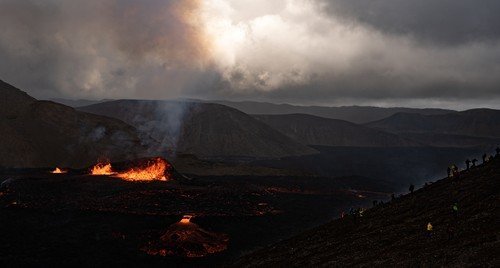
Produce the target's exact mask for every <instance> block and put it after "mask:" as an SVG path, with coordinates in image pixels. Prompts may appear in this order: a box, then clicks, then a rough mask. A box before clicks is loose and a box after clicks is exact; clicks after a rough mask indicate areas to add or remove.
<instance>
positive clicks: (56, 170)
mask: <svg viewBox="0 0 500 268" xmlns="http://www.w3.org/2000/svg"><path fill="white" fill-rule="evenodd" d="M50 173H52V174H66V173H68V171H66V170H62V169H60V168H58V167H56V169H54V170H52V171H51V172H50Z"/></svg>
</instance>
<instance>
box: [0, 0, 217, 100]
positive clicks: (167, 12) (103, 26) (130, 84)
mask: <svg viewBox="0 0 500 268" xmlns="http://www.w3.org/2000/svg"><path fill="white" fill-rule="evenodd" d="M197 6H198V3H197V1H194V0H192V1H173V0H172V1H170V0H147V1H132V0H120V1H117V0H85V1H62V0H45V1H34V0H32V1H30V0H23V1H18V0H0V25H1V28H0V37H1V38H0V57H1V59H2V62H1V63H0V75H1V76H2V79H4V80H7V81H9V82H12V83H14V84H16V85H19V86H21V87H23V88H26V89H27V90H31V92H30V93H34V94H35V95H37V96H41V97H50V96H51V95H52V96H53V95H57V94H65V95H69V96H71V95H72V96H80V97H92V96H101V97H119V96H123V97H127V96H130V97H131V96H134V94H135V93H136V92H137V91H138V90H136V89H137V88H140V90H144V89H147V90H145V91H146V92H144V93H145V94H143V96H148V95H149V96H150V97H157V96H164V97H166V96H169V95H175V92H176V91H178V90H180V89H179V88H180V87H181V85H182V86H184V81H183V79H186V80H191V75H192V73H203V72H204V71H200V70H199V66H202V65H204V64H205V61H206V57H207V55H206V47H205V40H204V36H203V33H202V32H201V31H200V29H199V28H198V27H197V26H196V25H195V24H196V22H195V20H196V17H195V16H194V14H193V12H194V11H195V10H196V8H197Z"/></svg>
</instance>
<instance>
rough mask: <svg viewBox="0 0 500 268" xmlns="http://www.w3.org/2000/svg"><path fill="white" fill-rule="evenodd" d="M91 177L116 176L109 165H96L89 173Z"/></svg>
mask: <svg viewBox="0 0 500 268" xmlns="http://www.w3.org/2000/svg"><path fill="white" fill-rule="evenodd" d="M90 174H91V175H95V176H109V175H114V174H116V173H115V172H113V169H112V168H111V164H110V163H107V164H106V163H98V164H97V165H95V166H94V167H92V170H91V171H90Z"/></svg>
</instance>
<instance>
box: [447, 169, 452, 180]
mask: <svg viewBox="0 0 500 268" xmlns="http://www.w3.org/2000/svg"><path fill="white" fill-rule="evenodd" d="M447 172H448V178H449V177H451V168H450V167H448V169H447Z"/></svg>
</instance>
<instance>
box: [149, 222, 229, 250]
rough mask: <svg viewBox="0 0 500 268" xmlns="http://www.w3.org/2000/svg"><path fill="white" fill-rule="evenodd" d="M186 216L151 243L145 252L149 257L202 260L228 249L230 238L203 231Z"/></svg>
mask: <svg viewBox="0 0 500 268" xmlns="http://www.w3.org/2000/svg"><path fill="white" fill-rule="evenodd" d="M191 218H192V216H189V215H186V216H184V217H183V218H182V219H181V220H180V221H179V222H178V223H175V224H172V225H171V226H170V227H169V228H168V229H167V230H166V231H165V232H164V233H163V234H162V235H161V237H160V239H159V240H157V241H153V242H150V243H149V244H148V245H147V246H146V247H144V248H143V250H144V251H145V252H146V253H147V254H149V255H160V256H180V257H188V258H200V257H205V256H207V255H210V254H215V253H220V252H223V251H225V250H226V249H227V245H228V242H229V236H228V235H226V234H220V233H213V232H209V231H207V230H204V229H202V228H201V227H200V226H198V225H197V224H195V223H192V222H191Z"/></svg>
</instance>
